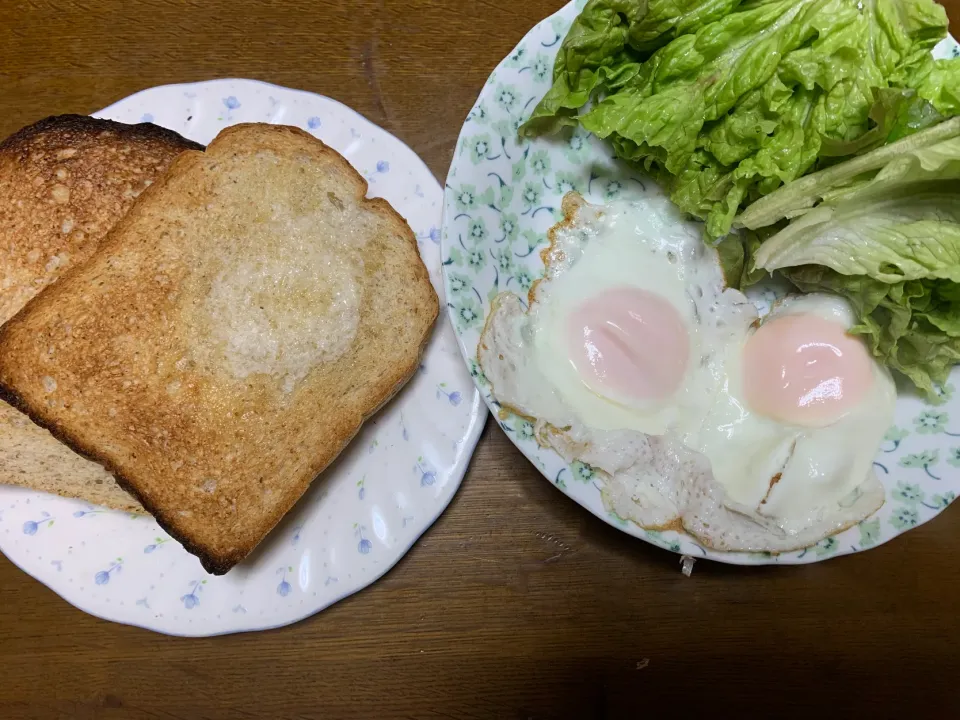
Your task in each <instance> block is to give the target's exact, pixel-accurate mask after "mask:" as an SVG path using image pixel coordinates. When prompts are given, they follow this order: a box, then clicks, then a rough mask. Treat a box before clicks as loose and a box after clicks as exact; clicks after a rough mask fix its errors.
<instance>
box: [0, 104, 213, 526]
mask: <svg viewBox="0 0 960 720" xmlns="http://www.w3.org/2000/svg"><path fill="white" fill-rule="evenodd" d="M186 149H202V146H201V145H198V144H197V143H194V142H191V141H189V140H187V139H185V138H183V137H181V136H180V135H178V134H177V133H175V132H172V131H170V130H166V129H164V128H161V127H158V126H156V125H152V124H149V123H144V124H139V125H126V124H123V123H117V122H113V121H111V120H100V119H95V118H91V117H87V116H83V115H59V116H53V117H48V118H45V119H44V120H41V121H39V122H37V123H35V124H33V125H30V126H28V127H25V128H23V129H22V130H20V131H18V132H17V133H14V134H13V135H11V136H10V137H8V138H7V139H5V140H3V141H2V142H0V248H3V252H2V253H0V274H2V276H3V277H4V278H5V283H4V286H3V288H0V322H4V321H6V320H7V319H8V318H10V317H11V316H12V315H14V314H15V313H17V312H18V311H19V310H20V309H21V308H22V307H23V305H24V304H25V303H27V302H28V301H29V300H30V299H31V298H32V297H33V296H34V295H36V294H37V293H39V292H40V291H41V290H43V288H45V287H46V286H47V285H49V284H51V283H53V282H55V281H56V280H57V278H58V277H59V276H60V275H61V274H62V273H63V272H64V271H65V270H66V269H67V268H68V267H72V266H74V265H79V264H81V263H83V262H84V261H86V260H87V258H88V257H89V256H90V255H91V254H92V253H93V252H94V251H95V250H96V249H97V247H98V245H99V243H100V241H101V240H102V238H103V236H104V235H106V233H107V232H108V231H109V230H110V228H112V227H113V225H114V224H115V223H116V221H117V220H118V219H119V218H120V217H122V216H123V215H124V214H125V213H126V212H127V210H128V209H129V207H130V206H131V205H132V204H133V202H134V200H135V199H136V196H137V195H138V194H140V192H142V190H143V189H144V188H145V187H147V186H148V185H149V184H150V183H152V182H153V181H154V180H156V179H157V178H158V177H159V176H160V175H162V174H163V173H164V172H165V171H166V170H167V168H168V166H169V165H170V163H171V161H172V160H173V158H175V157H176V156H177V155H178V154H179V153H181V152H182V151H184V150H186ZM0 416H2V418H3V424H2V427H0V483H8V484H13V485H18V486H21V487H26V488H31V489H37V490H43V491H47V492H54V493H57V494H59V495H63V496H66V497H75V498H78V499H81V500H86V501H88V502H92V503H94V504H98V505H102V506H105V507H110V508H113V509H117V510H124V511H129V512H143V508H142V507H140V506H139V505H138V504H137V503H136V501H135V500H134V498H133V497H131V496H130V495H129V494H128V493H126V492H124V491H122V490H121V489H120V488H118V487H117V485H116V483H114V481H113V479H112V478H111V477H110V476H109V475H108V474H107V473H106V471H105V470H104V469H103V468H102V467H100V466H99V465H94V464H92V463H85V462H84V461H83V460H81V459H80V458H79V457H77V455H76V454H75V453H73V452H72V451H70V450H69V448H67V447H66V446H64V445H63V444H61V443H59V442H57V441H56V440H55V439H54V438H52V437H50V435H49V434H47V433H44V432H42V431H40V430H39V429H38V428H36V427H33V426H32V425H31V424H30V423H28V422H26V419H25V418H22V416H19V415H18V414H17V413H15V412H13V411H12V410H11V409H10V408H0Z"/></svg>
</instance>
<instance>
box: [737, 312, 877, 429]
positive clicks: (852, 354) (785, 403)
mask: <svg viewBox="0 0 960 720" xmlns="http://www.w3.org/2000/svg"><path fill="white" fill-rule="evenodd" d="M742 380H743V387H744V395H745V398H744V399H745V400H746V401H747V403H748V404H749V405H750V407H751V408H752V409H753V410H755V411H756V412H758V413H760V414H762V415H766V416H767V417H770V418H773V419H774V420H778V421H780V422H784V423H788V424H791V425H802V426H805V427H823V426H825V425H829V424H831V423H833V422H834V421H836V420H838V419H839V418H840V417H842V416H843V415H844V414H846V413H847V412H848V411H849V410H850V409H852V408H853V407H854V406H855V405H856V404H857V403H858V402H860V401H861V400H862V399H863V398H864V396H865V395H866V394H867V391H868V390H869V389H870V386H871V385H872V383H873V367H872V360H871V359H870V356H869V355H868V354H867V349H866V347H865V346H864V344H863V343H862V342H861V341H860V340H858V339H857V338H855V337H851V336H850V335H848V334H847V332H846V328H845V327H844V326H843V325H841V324H840V323H837V322H834V321H831V320H828V319H826V318H823V317H820V316H817V315H810V314H796V315H784V316H782V317H778V318H775V319H773V320H770V321H769V322H765V323H764V324H763V325H761V326H760V328H759V329H758V330H757V331H756V332H755V333H754V334H753V335H752V336H751V337H750V338H749V339H748V340H747V343H746V346H745V347H744V355H743V378H742Z"/></svg>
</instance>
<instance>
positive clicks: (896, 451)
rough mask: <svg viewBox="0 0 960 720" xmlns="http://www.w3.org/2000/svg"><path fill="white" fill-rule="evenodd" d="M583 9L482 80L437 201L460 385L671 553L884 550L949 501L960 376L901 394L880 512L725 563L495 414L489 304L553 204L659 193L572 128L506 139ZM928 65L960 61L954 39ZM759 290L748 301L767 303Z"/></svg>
mask: <svg viewBox="0 0 960 720" xmlns="http://www.w3.org/2000/svg"><path fill="white" fill-rule="evenodd" d="M584 4H585V2H584V0H577V1H576V2H571V3H569V4H568V5H566V6H565V7H564V8H562V9H561V10H560V11H558V12H557V13H556V14H554V15H553V16H551V17H549V18H547V19H546V20H544V21H543V22H541V23H540V24H538V25H537V26H536V27H534V28H533V29H532V30H531V31H530V32H529V33H528V34H527V35H526V37H524V38H523V40H521V41H520V43H519V44H518V45H517V46H516V47H515V48H514V50H513V51H512V52H511V53H510V54H509V55H508V56H507V57H506V58H505V59H504V60H503V61H502V62H501V63H500V64H499V65H498V66H497V68H496V70H494V71H493V73H492V74H491V75H490V77H489V79H488V80H487V82H486V84H485V85H484V87H483V90H482V91H481V93H480V97H479V98H478V99H477V102H476V104H475V105H474V107H473V109H472V110H471V111H470V114H469V115H468V116H467V120H466V122H465V123H464V126H463V129H462V130H461V133H460V137H459V140H458V141H457V146H456V150H455V153H454V159H453V163H452V164H451V167H450V172H449V175H448V177H447V181H446V186H445V189H444V221H443V232H442V236H441V251H442V253H443V262H444V280H445V284H446V291H447V297H448V312H449V314H450V318H451V321H452V322H453V325H454V328H455V330H456V333H457V338H458V340H459V342H460V347H461V349H462V351H463V355H464V358H466V363H467V366H468V367H469V369H470V374H471V375H472V376H473V378H474V381H475V382H476V384H477V387H478V388H479V389H480V391H481V392H482V394H483V397H484V400H485V401H486V402H487V405H488V406H489V407H490V408H491V410H493V411H494V413H496V415H495V416H496V417H497V418H498V422H499V424H500V426H501V427H502V428H503V430H504V432H506V433H507V435H508V436H509V437H510V439H511V440H512V441H513V442H514V443H515V444H516V445H517V447H518V448H520V450H521V451H522V452H523V453H524V455H526V456H527V458H529V459H530V461H531V462H533V463H534V465H536V466H537V468H539V470H540V471H541V473H542V474H543V475H544V476H545V477H546V478H547V479H548V480H549V481H550V482H551V483H553V484H554V485H555V486H556V487H557V488H558V489H559V490H560V491H561V492H563V493H564V494H566V495H567V496H569V497H571V498H572V499H574V500H575V501H577V502H578V503H579V504H581V505H582V506H583V507H585V508H586V509H587V510H589V511H590V512H591V513H593V514H594V515H596V516H597V517H600V518H602V519H603V520H605V521H606V522H608V523H610V524H611V525H613V526H615V527H617V528H619V529H621V530H623V531H624V532H626V533H629V534H630V535H633V536H635V537H638V538H641V539H643V540H646V541H648V542H650V543H653V544H654V545H657V546H659V547H662V548H666V549H668V550H671V551H673V552H676V553H680V554H682V555H688V556H691V557H694V558H701V557H706V558H709V559H712V560H717V561H720V562H726V563H734V564H742V565H764V564H774V563H777V564H798V563H810V562H817V561H819V560H824V559H827V558H831V557H837V556H840V555H845V554H848V553H854V552H859V551H861V550H866V549H869V548H872V547H876V546H877V545H879V544H881V543H884V542H887V541H888V540H891V539H893V538H894V537H896V536H897V535H900V534H901V533H903V532H905V531H907V530H909V529H911V528H914V527H916V526H918V525H920V524H922V523H924V522H927V521H928V520H930V519H931V518H933V517H935V516H936V515H938V514H939V513H940V512H942V511H943V510H944V509H945V508H946V507H947V506H948V505H949V504H950V503H951V502H952V501H953V499H954V498H955V497H956V495H957V493H958V492H960V394H958V393H956V392H955V388H956V387H960V370H957V371H955V372H954V373H953V375H952V376H951V381H950V383H949V384H948V385H946V387H945V388H944V389H943V394H944V395H945V398H944V399H945V402H944V403H942V404H940V405H929V404H927V403H925V402H923V401H922V400H921V399H919V398H917V397H916V396H915V395H911V394H910V393H902V394H901V396H900V398H899V399H898V402H897V407H896V416H895V422H894V426H893V427H891V428H890V430H889V431H888V433H887V435H886V437H885V439H884V441H883V444H882V445H881V447H880V450H879V452H878V455H877V457H876V470H877V474H878V475H879V477H880V478H881V480H882V482H883V484H884V486H885V488H886V491H887V496H886V503H885V504H884V506H883V507H882V508H881V509H880V510H879V511H878V512H877V513H875V514H874V515H873V516H871V517H869V518H867V519H866V520H864V521H863V522H862V523H860V524H859V525H857V526H854V527H852V528H850V529H848V530H846V531H844V532H842V533H839V534H837V535H835V536H833V537H829V538H826V539H825V540H822V541H821V542H819V543H818V544H817V545H815V546H813V547H810V548H807V549H805V550H801V551H797V552H789V553H782V554H779V555H773V554H770V553H723V552H716V551H712V550H708V549H706V548H704V547H702V546H701V545H700V544H699V543H698V542H697V541H696V540H695V539H693V538H692V537H691V536H689V535H687V534H685V533H682V532H674V531H669V532H653V531H647V530H644V529H642V528H640V527H638V526H637V525H635V524H634V523H633V522H632V521H630V520H625V519H623V518H621V517H619V516H617V515H616V514H615V513H613V512H611V511H610V510H609V509H608V508H607V507H605V505H604V501H603V499H602V494H601V491H602V487H603V486H602V478H601V477H599V475H597V474H595V473H594V472H593V471H592V470H591V469H590V468H589V467H587V466H584V465H581V464H578V463H574V464H572V465H567V464H566V463H565V462H564V461H563V459H562V458H560V456H559V455H557V454H556V453H555V452H553V451H552V450H549V449H545V448H541V447H539V446H538V445H537V443H536V441H535V440H534V438H533V428H532V426H531V424H530V423H529V422H527V421H526V420H524V419H522V418H518V417H516V416H512V415H504V414H502V413H501V411H500V410H499V408H498V407H497V405H496V403H495V401H494V398H493V397H492V396H491V394H490V387H489V384H488V383H487V381H486V378H484V376H483V373H482V371H481V370H480V368H479V367H478V365H477V362H476V354H477V343H478V340H479V336H480V332H481V330H482V329H483V323H484V320H485V317H486V313H487V312H488V311H489V307H490V301H491V299H492V298H493V297H494V296H495V295H496V294H497V293H499V292H502V291H505V290H511V291H514V292H516V293H518V294H519V295H520V296H521V297H522V296H525V294H526V291H527V290H528V289H529V287H530V285H531V283H533V282H534V281H535V280H536V279H537V278H538V277H540V276H541V275H542V272H543V264H542V262H541V260H540V256H539V250H540V249H541V247H543V246H544V245H545V243H546V231H547V229H548V228H549V227H550V226H551V225H553V224H554V223H555V222H557V221H558V220H559V219H560V218H561V213H560V200H561V198H562V197H563V195H564V194H566V193H567V192H569V191H571V190H577V191H579V192H580V193H582V194H583V195H584V196H585V197H586V198H587V199H588V200H590V201H592V202H601V203H602V202H609V201H611V200H614V199H618V198H628V197H634V198H639V197H642V196H643V195H644V194H651V193H659V192H660V191H659V189H658V188H657V187H656V185H655V184H653V183H652V182H651V181H650V180H649V179H648V178H645V177H642V176H641V175H638V174H637V173H636V172H635V171H633V170H632V169H631V168H629V167H627V166H626V165H624V164H622V163H620V162H618V161H616V160H615V159H613V158H612V157H611V155H612V152H611V150H610V149H609V147H607V146H606V145H605V144H604V143H603V142H602V141H600V140H598V139H597V138H594V137H591V136H589V135H588V134H587V133H585V132H584V131H582V130H581V129H578V130H576V131H575V132H573V133H572V134H568V135H566V136H564V137H562V138H537V139H535V140H527V139H521V138H519V137H518V136H517V128H518V127H519V126H520V124H521V123H522V122H523V120H524V119H526V117H528V116H529V114H530V112H531V111H532V109H533V107H534V106H535V105H536V103H537V102H538V101H539V99H540V98H541V97H542V96H543V94H544V93H545V92H546V90H547V89H548V88H549V87H550V83H551V79H552V69H553V61H554V57H555V55H556V52H557V50H558V49H559V47H560V43H561V41H562V39H563V37H564V36H565V35H566V33H567V30H568V29H569V27H570V25H571V23H572V22H573V19H574V18H575V17H576V15H577V13H578V12H579V10H580V9H581V8H582V6H583V5H584ZM935 55H936V56H937V57H950V56H954V57H956V56H957V55H960V47H958V45H957V42H956V41H955V40H954V39H953V38H947V39H946V40H945V41H944V42H942V43H941V44H940V45H938V46H937V48H936V50H935ZM771 293H772V291H771V290H770V289H769V288H767V289H766V290H764V291H762V292H761V293H759V294H755V295H754V296H753V299H754V300H755V301H756V302H757V304H758V305H759V306H761V307H762V306H763V305H764V304H767V305H768V304H769V302H770V300H771V299H772V297H771Z"/></svg>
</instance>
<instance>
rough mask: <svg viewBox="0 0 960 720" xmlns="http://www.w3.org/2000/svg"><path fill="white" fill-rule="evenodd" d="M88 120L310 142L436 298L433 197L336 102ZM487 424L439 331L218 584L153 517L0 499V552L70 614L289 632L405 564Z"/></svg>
mask: <svg viewBox="0 0 960 720" xmlns="http://www.w3.org/2000/svg"><path fill="white" fill-rule="evenodd" d="M97 115H98V116H100V117H108V118H111V119H114V120H119V121H121V122H141V121H152V122H155V123H157V124H160V125H163V126H165V127H168V128H171V129H173V130H176V131H178V132H180V133H183V134H185V135H187V136H188V137H190V138H191V139H193V140H196V141H198V142H202V143H209V142H210V140H212V139H213V138H214V137H215V136H216V134H217V133H218V132H219V131H220V130H222V129H223V128H224V127H226V126H227V125H229V124H232V123H238V122H257V121H259V122H269V121H278V120H282V122H285V123H288V124H292V125H297V126H299V127H302V128H304V129H307V130H309V131H310V132H312V133H313V134H314V135H315V136H317V137H319V138H320V139H322V140H323V141H324V142H325V143H327V144H328V145H330V146H331V147H334V148H336V149H338V150H340V151H341V152H343V153H344V154H345V156H346V157H347V159H348V160H349V161H350V162H351V163H352V164H353V165H354V167H356V168H357V169H358V171H360V172H361V173H363V172H368V173H369V174H370V175H371V176H372V177H374V178H375V183H374V184H372V185H371V187H370V195H377V196H381V197H386V198H387V199H388V200H389V201H390V202H391V204H392V205H393V206H394V207H396V208H397V210H398V211H399V212H400V214H401V215H403V216H404V217H405V218H407V219H408V221H409V223H410V225H411V228H412V229H413V232H414V234H415V235H416V237H417V238H418V239H419V240H420V242H419V247H420V250H421V254H422V255H423V258H424V262H425V263H426V265H427V269H428V270H429V271H430V276H431V279H432V281H433V283H434V286H435V287H436V288H437V290H438V293H441V297H442V280H441V273H440V262H441V258H440V246H439V244H438V241H439V230H438V228H439V227H440V220H441V217H440V216H441V205H442V190H441V188H440V187H439V185H438V184H437V182H436V180H435V179H434V178H433V175H432V173H431V172H430V170H429V169H428V168H427V167H426V166H425V165H424V164H423V162H422V161H421V160H420V159H419V158H418V157H417V156H416V155H415V154H414V153H413V151H411V150H410V149H409V148H408V147H406V146H405V145H403V144H402V143H401V142H400V141H399V140H397V139H396V138H394V137H392V136H391V135H389V134H387V133H386V132H384V131H383V130H381V129H380V128H378V127H376V126H375V125H373V124H372V123H370V122H369V121H367V120H366V119H364V118H363V117H361V116H360V115H358V114H356V113H355V112H353V111H352V110H350V109H349V108H347V107H345V106H343V105H341V104H340V103H338V102H336V101H334V100H331V99H329V98H324V97H320V96H318V95H313V94H310V93H305V92H300V91H296V90H290V89H287V88H281V87H277V86H274V85H268V84H265V83H260V82H255V81H251V80H215V81H211V82H206V83H197V84H194V85H180V86H167V87H160V88H153V89H150V90H145V91H143V92H141V93H138V94H137V95H134V96H132V97H129V98H127V99H125V100H122V101H120V102H119V103H117V104H116V105H113V106H111V107H109V108H107V109H106V110H104V111H102V112H101V113H98V114H97ZM321 119H322V120H321ZM441 387H442V390H443V392H442V393H440V392H438V388H441ZM486 412H487V411H486V408H485V407H484V405H483V403H482V402H481V400H480V396H479V393H477V391H476V390H475V389H474V388H473V385H472V382H471V378H470V375H469V374H468V373H467V372H466V370H465V369H464V367H463V364H462V362H461V361H460V357H459V350H458V347H457V342H456V337H455V336H454V333H453V330H452V328H451V327H450V324H449V322H448V321H447V320H446V319H445V318H443V317H442V318H441V319H440V321H438V323H437V327H436V329H435V331H434V335H433V338H432V339H431V341H430V343H429V345H428V347H427V350H426V352H425V353H424V358H423V365H422V367H421V370H420V371H419V372H417V373H416V376H415V377H414V378H413V380H412V381H411V382H410V384H409V385H408V386H407V387H406V388H404V390H403V391H402V392H401V393H400V394H399V395H398V396H397V398H396V399H395V400H394V401H393V402H391V403H390V405H389V406H388V407H386V408H385V409H384V410H383V411H382V412H380V413H379V414H378V415H377V416H376V417H375V418H374V419H373V420H371V422H369V423H367V424H366V425H365V426H364V428H363V429H362V430H361V432H360V434H359V436H358V437H357V438H356V439H355V441H354V442H353V443H352V444H351V445H350V447H349V448H348V449H347V450H346V451H345V452H344V453H343V454H342V455H341V456H340V457H339V458H338V460H337V463H336V465H335V466H334V469H333V470H331V471H330V472H329V473H327V474H326V475H325V476H324V477H322V478H321V479H319V480H318V481H317V482H316V483H315V484H314V487H312V488H311V489H310V490H309V491H308V492H307V494H306V495H305V496H304V498H303V499H302V500H301V502H299V503H298V504H297V506H296V507H295V508H294V509H293V510H292V511H291V512H290V513H289V515H288V516H287V517H286V518H285V519H284V520H283V521H282V522H281V523H280V525H279V526H278V527H277V528H276V529H275V530H274V531H273V532H272V533H271V534H270V536H268V537H267V539H266V540H265V541H264V542H263V543H262V545H261V547H259V548H258V549H257V551H256V552H255V553H254V554H253V556H252V557H251V558H249V559H248V560H247V561H245V562H244V563H243V564H242V565H241V566H240V567H239V568H237V569H236V570H234V571H232V572H230V573H228V574H227V575H225V576H223V577H214V576H209V575H206V573H204V571H203V569H202V568H201V567H200V564H199V562H198V561H197V559H196V558H194V557H193V556H191V555H189V554H187V553H186V551H184V550H183V548H181V547H180V545H179V544H178V543H177V542H176V541H174V540H172V539H171V538H170V537H169V536H168V535H167V534H166V533H164V532H163V531H162V530H161V529H160V528H159V527H158V526H157V524H156V522H154V520H153V519H152V518H149V517H131V516H130V515H129V514H126V513H120V512H113V511H106V510H103V509H101V508H94V507H91V506H90V505H88V504H86V503H81V502H78V501H75V500H69V499H65V498H60V497H55V496H50V495H45V494H42V493H32V492H27V491H24V490H23V489H21V488H10V487H0V550H2V551H3V553H4V554H6V555H7V557H9V558H10V559H11V560H12V561H13V562H15V563H16V564H17V565H19V566H20V567H21V568H23V569H24V570H25V571H27V572H28V573H30V574H31V575H33V576H34V577H36V578H37V579H39V580H41V581H42V582H44V583H45V584H47V585H48V586H50V587H51V588H52V589H53V590H54V591H55V592H57V593H59V594H60V595H62V596H63V597H65V598H66V599H67V600H69V601H70V602H71V603H73V604H74V605H76V606H77V607H79V608H81V609H83V610H86V611H87V612H90V613H92V614H95V615H98V616H100V617H104V618H107V619H110V620H115V621H118V622H123V623H128V624H133V625H140V626H143V627H146V628H150V629H153V630H157V631H160V632H165V633H171V634H178V635H214V634H219V633H225V632H236V631H244V630H257V629H261V628H267V627H276V626H279V625H284V624H287V623H291V622H295V621H297V620H299V619H301V618H303V617H305V616H307V615H310V614H312V613H315V612H318V611H319V610H322V609H323V608H325V607H327V606H328V605H330V604H331V603H333V602H336V601H337V600H339V599H340V598H342V597H344V596H346V595H349V594H351V593H353V592H356V591H357V590H359V589H361V588H363V587H365V586H367V585H369V584H370V583H372V582H374V581H375V580H376V579H377V578H378V577H379V576H380V575H381V574H383V573H384V572H386V571H387V570H388V569H389V568H390V567H391V566H393V565H394V563H396V562H397V560H399V559H400V557H402V556H403V555H404V553H406V551H407V550H408V549H409V548H410V546H411V545H412V544H413V543H414V542H415V541H416V540H417V538H418V537H419V536H420V535H421V534H422V533H423V532H424V530H426V529H427V528H428V527H429V526H430V525H431V524H432V522H433V521H434V520H435V519H436V518H437V516H439V515H440V513H441V512H442V511H443V510H444V508H445V507H446V506H447V504H448V503H449V502H450V499H451V498H452V497H453V494H454V492H456V489H457V487H458V485H459V483H460V481H461V479H462V478H463V474H464V472H465V470H466V465H467V463H468V461H469V457H470V455H471V453H472V450H473V447H474V445H475V444H476V442H477V439H478V437H479V434H480V431H481V430H482V427H483V423H484V420H485V418H486ZM421 456H423V457H429V458H430V466H429V468H427V467H426V466H424V472H423V473H420V472H417V473H405V472H395V468H398V467H399V468H406V467H412V466H413V465H415V464H416V463H417V462H418V460H417V458H419V457H421ZM424 473H426V477H428V478H430V479H431V483H430V489H429V490H430V491H429V492H425V491H424V488H423V485H422V480H423V477H424ZM368 528H369V531H368ZM128 547H129V548H133V550H132V551H127V550H126V548H128ZM119 548H123V550H122V551H121V552H122V553H123V558H122V559H120V558H116V557H114V556H115V555H116V554H117V552H118V549H119ZM50 558H56V560H54V561H52V562H51V560H50ZM104 558H114V559H112V560H110V561H105V560H104ZM278 569H279V570H278Z"/></svg>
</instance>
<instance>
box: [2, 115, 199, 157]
mask: <svg viewBox="0 0 960 720" xmlns="http://www.w3.org/2000/svg"><path fill="white" fill-rule="evenodd" d="M105 131H110V132H115V133H117V135H118V136H121V137H123V138H124V139H127V140H132V141H137V140H150V141H156V142H165V143H168V144H170V145H176V146H179V147H182V148H183V149H184V150H203V149H204V148H203V145H201V144H200V143H196V142H194V141H193V140H188V139H187V138H185V137H183V135H181V134H180V133H178V132H176V131H174V130H168V129H167V128H165V127H161V126H160V125H155V124H154V123H135V124H127V123H121V122H117V121H115V120H104V119H101V118H95V117H91V116H89V115H50V116H49V117H45V118H43V119H42V120H38V121H37V122H35V123H33V124H32V125H27V126H26V127H23V128H21V129H20V130H17V131H16V132H15V133H13V135H10V136H9V137H7V138H6V139H5V140H2V141H0V153H15V152H17V151H20V150H21V149H23V148H24V146H25V145H26V143H28V142H29V141H31V140H33V139H34V138H38V137H42V136H44V135H51V136H60V135H68V136H69V135H71V134H72V135H77V136H85V135H91V134H95V133H102V132H105Z"/></svg>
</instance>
